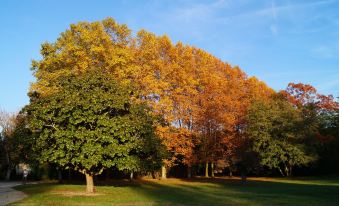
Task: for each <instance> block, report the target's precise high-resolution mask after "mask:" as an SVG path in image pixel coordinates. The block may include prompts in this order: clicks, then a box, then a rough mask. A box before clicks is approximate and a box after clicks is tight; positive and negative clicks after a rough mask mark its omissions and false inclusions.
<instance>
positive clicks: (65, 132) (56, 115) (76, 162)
mask: <svg viewBox="0 0 339 206" xmlns="http://www.w3.org/2000/svg"><path fill="white" fill-rule="evenodd" d="M56 80H57V81H58V82H54V84H55V85H57V86H58V91H57V92H56V93H54V94H53V95H49V96H45V97H44V96H41V95H40V93H37V92H35V93H31V95H30V100H31V102H30V104H29V105H28V106H27V107H26V108H25V111H26V112H27V115H28V119H29V123H30V128H31V129H32V131H36V132H37V133H38V135H37V137H36V142H35V151H36V152H38V153H39V154H40V157H39V160H40V161H41V162H49V163H55V164H57V165H59V166H60V167H64V168H68V167H69V168H72V169H74V170H77V171H79V172H81V173H83V174H85V176H86V183H87V192H93V191H94V187H93V176H94V175H97V174H100V173H101V172H102V171H103V169H105V168H111V167H116V168H118V169H119V170H123V171H130V172H135V171H140V170H141V169H142V166H143V164H144V163H143V161H146V160H147V158H148V157H150V156H152V155H151V153H153V152H155V151H154V149H156V148H154V147H153V146H152V145H155V144H157V140H156V139H155V136H154V133H153V125H152V124H153V120H152V117H151V116H150V115H149V113H148V112H149V111H148V110H147V107H146V106H144V105H142V104H139V103H135V102H134V100H133V96H131V93H132V88H127V87H125V86H122V85H118V84H117V83H116V82H115V80H114V79H113V78H111V77H109V76H106V75H105V73H102V71H97V70H93V71H92V72H87V73H83V74H77V75H74V76H68V77H65V78H58V79H56Z"/></svg>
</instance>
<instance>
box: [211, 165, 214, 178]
mask: <svg viewBox="0 0 339 206" xmlns="http://www.w3.org/2000/svg"><path fill="white" fill-rule="evenodd" d="M211 177H212V178H214V163H213V162H211Z"/></svg>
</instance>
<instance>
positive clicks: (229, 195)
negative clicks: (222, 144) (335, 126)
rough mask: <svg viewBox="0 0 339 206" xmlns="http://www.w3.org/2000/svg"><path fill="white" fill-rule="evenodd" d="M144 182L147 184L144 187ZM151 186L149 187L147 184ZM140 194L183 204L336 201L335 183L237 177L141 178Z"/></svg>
mask: <svg viewBox="0 0 339 206" xmlns="http://www.w3.org/2000/svg"><path fill="white" fill-rule="evenodd" d="M147 186H148V187H147ZM150 186H151V187H150ZM143 187H144V189H143V190H142V192H143V193H144V195H147V196H150V197H152V199H155V200H158V202H159V203H161V202H170V203H176V204H183V205H307V206H310V205H338V203H339V186H335V185H313V184H298V183H291V182H288V183H285V182H269V181H268V180H265V181H256V180H249V181H248V182H247V183H245V184H243V183H242V182H241V181H240V180H237V179H220V178H215V179H207V178H193V179H181V180H180V181H179V180H178V181H171V180H168V181H163V182H161V181H144V184H143Z"/></svg>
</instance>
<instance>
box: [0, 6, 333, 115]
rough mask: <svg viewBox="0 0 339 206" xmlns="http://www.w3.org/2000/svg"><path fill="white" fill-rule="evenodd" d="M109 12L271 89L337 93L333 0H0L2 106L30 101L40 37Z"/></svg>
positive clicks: (9, 108)
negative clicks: (300, 86) (294, 85)
mask: <svg viewBox="0 0 339 206" xmlns="http://www.w3.org/2000/svg"><path fill="white" fill-rule="evenodd" d="M108 16H110V17H113V18H114V19H116V20H117V21H118V22H119V23H125V24H127V25H128V26H129V27H130V28H131V29H132V30H133V31H134V32H135V31H137V30H139V29H141V28H144V29H146V30H149V31H152V32H154V33H156V34H159V35H161V34H167V35H168V36H169V37H170V38H171V39H172V40H173V41H174V42H176V41H182V42H184V43H186V44H190V45H194V46H196V47H199V48H202V49H204V50H206V51H208V52H210V53H212V54H213V55H215V56H216V57H218V58H220V59H222V60H223V61H226V62H229V63H230V64H232V65H239V66H240V67H241V68H242V69H243V70H244V71H245V72H246V73H247V74H248V75H250V76H253V75H254V76H256V77H257V78H259V79H260V80H263V81H265V82H266V83H267V84H268V85H269V86H271V87H272V88H274V89H276V90H280V89H284V88H285V87H286V85H287V84H288V83H289V82H303V83H308V84H312V85H313V86H315V87H316V88H317V89H318V90H319V92H321V93H324V94H334V95H335V96H339V0H304V1H303V0H299V1H297V0H281V1H278V0H265V1H263V0H252V1H250V0H211V1H193V0H187V1H183V0H182V1H175V0H172V1H171V0H149V1H146V0H138V1H137V0H136V1H132V0H130V1H127V0H122V1H114V0H111V1H101V0H92V1H90V0H72V1H71V0H36V1H34V0H33V1H19V0H17V1H15V0H0V77H1V79H0V88H1V92H0V107H1V108H3V109H5V110H7V111H11V112H14V111H17V110H19V109H20V108H21V107H22V106H24V105H25V104H27V103H28V98H27V95H26V94H27V91H28V87H29V83H30V82H32V81H34V79H33V77H32V74H31V71H30V61H31V60H32V59H39V50H40V44H41V43H43V42H45V41H50V42H53V41H55V40H56V38H58V36H59V34H60V33H61V32H63V31H64V30H66V29H67V28H68V26H69V24H71V23H76V22H78V21H95V20H101V19H104V18H105V17H108Z"/></svg>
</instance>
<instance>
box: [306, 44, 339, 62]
mask: <svg viewBox="0 0 339 206" xmlns="http://www.w3.org/2000/svg"><path fill="white" fill-rule="evenodd" d="M311 56H312V57H314V58H318V59H333V58H339V46H338V45H337V46H335V45H334V46H325V45H321V46H317V47H315V48H313V49H311Z"/></svg>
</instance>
